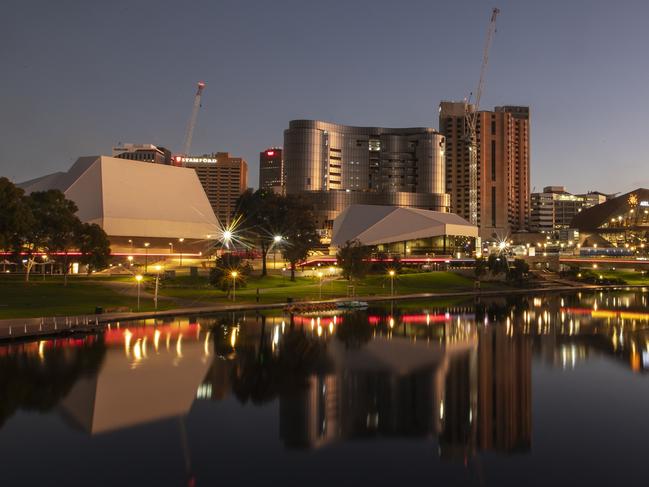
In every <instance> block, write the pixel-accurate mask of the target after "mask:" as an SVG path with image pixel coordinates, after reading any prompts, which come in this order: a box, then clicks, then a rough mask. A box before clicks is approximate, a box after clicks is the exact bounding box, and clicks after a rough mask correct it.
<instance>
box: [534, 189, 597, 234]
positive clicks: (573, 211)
mask: <svg viewBox="0 0 649 487" xmlns="http://www.w3.org/2000/svg"><path fill="white" fill-rule="evenodd" d="M606 199H607V196H606V195H605V194H603V193H599V192H589V193H585V194H571V193H569V192H567V191H566V188H565V187H563V186H546V187H545V188H543V192H541V193H532V195H531V198H530V201H531V212H530V230H531V231H533V232H541V233H553V232H556V231H559V230H562V229H566V228H570V225H571V222H572V219H573V218H574V217H575V216H576V215H577V213H579V212H581V211H582V210H584V209H586V208H590V207H591V206H595V205H598V204H600V203H603V202H605V201H606Z"/></svg>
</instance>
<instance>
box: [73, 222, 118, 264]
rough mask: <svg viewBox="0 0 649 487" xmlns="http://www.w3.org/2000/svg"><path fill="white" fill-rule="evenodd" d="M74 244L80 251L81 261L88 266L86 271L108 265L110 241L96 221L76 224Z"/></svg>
mask: <svg viewBox="0 0 649 487" xmlns="http://www.w3.org/2000/svg"><path fill="white" fill-rule="evenodd" d="M76 246H77V248H78V249H79V252H81V259H80V260H81V263H82V264H85V265H87V266H88V273H90V272H91V271H93V270H95V271H97V270H101V269H105V268H106V267H108V259H109V257H110V241H109V240H108V236H107V235H106V232H104V230H103V229H102V228H101V227H100V226H99V225H97V224H96V223H81V224H79V225H78V226H77V233H76Z"/></svg>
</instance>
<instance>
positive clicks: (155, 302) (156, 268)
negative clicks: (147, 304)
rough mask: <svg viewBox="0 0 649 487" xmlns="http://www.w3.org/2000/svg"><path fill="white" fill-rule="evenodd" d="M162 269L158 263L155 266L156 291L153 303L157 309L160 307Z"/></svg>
mask: <svg viewBox="0 0 649 487" xmlns="http://www.w3.org/2000/svg"><path fill="white" fill-rule="evenodd" d="M161 269H162V267H161V266H159V265H157V266H155V271H156V274H155V293H154V294H153V305H154V306H155V309H156V310H157V309H158V283H159V281H160V270H161Z"/></svg>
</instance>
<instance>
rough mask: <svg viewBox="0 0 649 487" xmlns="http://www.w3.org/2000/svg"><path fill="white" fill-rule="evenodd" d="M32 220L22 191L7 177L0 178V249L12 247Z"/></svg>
mask: <svg viewBox="0 0 649 487" xmlns="http://www.w3.org/2000/svg"><path fill="white" fill-rule="evenodd" d="M32 220H33V218H32V214H31V211H30V208H29V206H28V205H27V201H26V199H25V194H24V191H23V190H22V189H20V188H18V187H16V185H14V184H13V183H12V182H11V181H9V180H8V179H7V178H0V249H3V250H9V249H12V248H14V247H15V246H16V244H17V242H19V240H20V236H21V235H22V234H24V233H26V232H27V230H28V228H29V227H30V226H31V225H32Z"/></svg>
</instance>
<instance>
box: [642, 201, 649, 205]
mask: <svg viewBox="0 0 649 487" xmlns="http://www.w3.org/2000/svg"><path fill="white" fill-rule="evenodd" d="M640 206H649V201H641V202H640Z"/></svg>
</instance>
